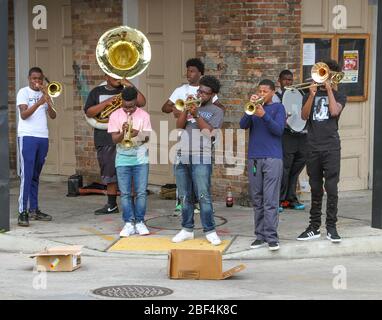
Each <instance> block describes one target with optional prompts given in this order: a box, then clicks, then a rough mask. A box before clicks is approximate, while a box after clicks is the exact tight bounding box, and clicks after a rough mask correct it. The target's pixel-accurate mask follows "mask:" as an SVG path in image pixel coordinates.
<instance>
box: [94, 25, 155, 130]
mask: <svg viewBox="0 0 382 320" xmlns="http://www.w3.org/2000/svg"><path fill="white" fill-rule="evenodd" d="M96 58H97V62H98V65H99V66H100V68H101V69H102V71H103V72H105V73H106V74H107V75H109V76H110V77H112V78H114V79H120V80H122V79H132V78H134V77H136V76H138V75H140V74H141V73H142V72H144V71H145V70H146V68H147V67H148V66H149V63H150V61H151V46H150V43H149V41H148V40H147V38H146V36H145V35H144V34H143V33H142V32H141V31H139V30H137V29H133V28H130V27H128V26H119V27H116V28H113V29H110V30H108V31H106V32H105V33H104V34H103V35H102V36H101V37H100V39H99V40H98V44H97V48H96ZM121 106H122V96H121V95H117V96H116V97H115V99H114V100H113V102H112V103H111V105H110V106H107V107H106V108H105V109H104V110H103V112H101V113H100V114H99V115H98V116H97V117H94V118H88V117H86V120H87V122H88V123H89V124H90V125H91V126H92V127H94V128H97V129H101V130H106V129H107V122H108V121H109V116H110V114H111V113H112V112H114V111H115V110H117V109H118V108H120V107H121Z"/></svg>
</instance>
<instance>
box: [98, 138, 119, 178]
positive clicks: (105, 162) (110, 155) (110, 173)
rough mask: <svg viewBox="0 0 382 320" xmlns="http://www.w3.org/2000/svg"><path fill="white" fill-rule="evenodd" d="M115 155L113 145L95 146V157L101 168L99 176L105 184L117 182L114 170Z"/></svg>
mask: <svg viewBox="0 0 382 320" xmlns="http://www.w3.org/2000/svg"><path fill="white" fill-rule="evenodd" d="M115 155H116V147H115V145H114V146H98V147H97V159H98V163H99V167H100V169H101V178H102V182H103V183H105V184H109V183H116V182H117V174H116V171H115Z"/></svg>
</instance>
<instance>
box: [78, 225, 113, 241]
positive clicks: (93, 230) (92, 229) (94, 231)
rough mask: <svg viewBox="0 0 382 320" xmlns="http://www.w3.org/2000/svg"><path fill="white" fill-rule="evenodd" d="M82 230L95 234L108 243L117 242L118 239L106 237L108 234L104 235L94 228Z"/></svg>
mask: <svg viewBox="0 0 382 320" xmlns="http://www.w3.org/2000/svg"><path fill="white" fill-rule="evenodd" d="M80 230H82V231H86V232H90V233H92V234H95V235H96V236H99V237H100V238H101V239H103V240H106V241H110V242H113V241H115V240H117V239H116V238H114V237H112V236H108V235H106V234H104V233H102V232H101V231H98V230H97V229H94V228H80Z"/></svg>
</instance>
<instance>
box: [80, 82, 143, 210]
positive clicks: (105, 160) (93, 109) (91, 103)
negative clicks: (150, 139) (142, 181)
mask: <svg viewBox="0 0 382 320" xmlns="http://www.w3.org/2000/svg"><path fill="white" fill-rule="evenodd" d="M124 86H133V84H132V83H131V82H130V81H128V80H126V79H123V80H117V79H114V78H112V77H111V76H109V75H106V85H100V86H98V87H95V88H94V89H93V90H91V91H90V93H89V96H88V98H87V100H86V104H85V107H84V112H85V113H86V116H87V117H89V118H93V117H95V116H97V115H98V114H99V113H101V112H102V111H103V110H104V109H105V108H106V107H107V106H109V105H110V104H111V103H112V102H113V100H114V98H115V96H116V95H118V94H120V93H121V92H122V90H123V88H124ZM137 104H138V105H139V106H140V107H143V106H144V105H145V104H146V99H145V97H144V96H143V95H142V93H141V92H139V91H138V97H137ZM106 129H107V128H106ZM106 129H105V130H101V129H97V128H95V129H94V146H95V147H96V149H97V159H98V163H99V166H100V169H101V178H102V182H103V183H104V184H106V185H107V197H108V203H107V204H106V205H105V206H104V207H103V208H101V209H98V210H96V211H95V212H94V213H95V214H96V215H102V214H110V213H118V212H119V211H118V206H117V175H116V170H115V155H116V146H115V144H114V143H113V140H112V138H111V134H109V133H108V132H107V130H106Z"/></svg>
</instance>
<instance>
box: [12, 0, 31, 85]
mask: <svg viewBox="0 0 382 320" xmlns="http://www.w3.org/2000/svg"><path fill="white" fill-rule="evenodd" d="M13 5H14V22H15V68H16V69H15V72H16V74H15V76H16V79H15V80H16V88H15V89H16V92H17V91H18V90H19V89H21V88H23V87H25V86H27V85H28V78H27V77H28V71H29V29H28V21H29V18H28V12H29V7H28V1H25V0H13Z"/></svg>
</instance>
